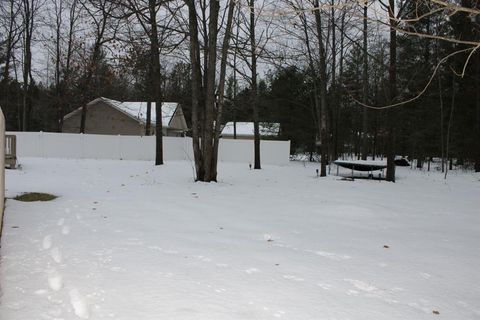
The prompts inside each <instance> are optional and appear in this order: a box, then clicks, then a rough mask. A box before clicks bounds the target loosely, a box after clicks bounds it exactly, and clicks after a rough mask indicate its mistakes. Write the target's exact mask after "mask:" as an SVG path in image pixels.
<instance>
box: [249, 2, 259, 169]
mask: <svg viewBox="0 0 480 320" xmlns="http://www.w3.org/2000/svg"><path fill="white" fill-rule="evenodd" d="M248 5H249V7H250V30H249V32H250V53H251V56H252V57H251V58H252V61H251V66H250V67H251V70H252V79H251V80H252V83H251V88H250V104H251V105H252V109H253V136H254V139H253V140H254V141H253V145H254V166H253V168H254V169H261V165H260V125H259V119H258V105H257V52H256V51H257V43H256V39H255V0H249V3H248Z"/></svg>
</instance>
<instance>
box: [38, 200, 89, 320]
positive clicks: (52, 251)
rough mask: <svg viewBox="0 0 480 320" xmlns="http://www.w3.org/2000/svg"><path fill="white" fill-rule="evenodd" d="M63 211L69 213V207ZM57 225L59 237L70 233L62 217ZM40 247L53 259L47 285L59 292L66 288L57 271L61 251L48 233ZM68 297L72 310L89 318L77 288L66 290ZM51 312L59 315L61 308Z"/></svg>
mask: <svg viewBox="0 0 480 320" xmlns="http://www.w3.org/2000/svg"><path fill="white" fill-rule="evenodd" d="M65 213H66V214H69V213H70V209H68V208H67V209H65ZM77 219H79V217H78V216H77ZM57 226H58V227H59V228H60V232H59V233H60V235H59V236H60V237H62V236H67V235H68V234H69V233H70V227H69V226H67V225H65V219H64V218H61V219H59V220H58V221H57ZM42 248H43V250H46V251H47V250H48V253H49V255H50V258H51V260H52V261H53V264H54V265H55V266H54V267H51V268H49V269H48V270H47V282H48V287H49V288H50V289H51V290H52V291H53V292H54V293H59V292H61V290H62V289H65V290H67V288H66V287H65V285H64V279H63V276H62V274H61V272H59V271H58V270H59V268H58V267H60V266H61V264H62V262H63V255H62V251H61V250H60V248H59V247H58V246H55V243H54V236H53V235H51V234H49V235H46V236H45V237H44V238H43V241H42ZM49 265H50V264H49ZM35 293H36V294H38V295H44V294H47V293H48V291H47V290H43V289H42V290H37V291H36V292H35ZM47 298H48V300H49V301H50V302H52V303H56V304H62V303H63V301H62V300H58V299H54V298H53V297H52V296H51V295H48V296H47ZM68 298H69V300H70V304H71V308H72V309H73V312H74V313H75V315H76V316H77V317H79V318H81V319H89V318H90V312H89V308H88V305H87V302H86V300H85V298H84V296H82V295H81V294H80V292H79V290H78V289H76V288H75V287H71V288H70V289H69V290H68ZM52 312H54V313H56V314H57V316H59V315H60V313H61V309H55V310H52Z"/></svg>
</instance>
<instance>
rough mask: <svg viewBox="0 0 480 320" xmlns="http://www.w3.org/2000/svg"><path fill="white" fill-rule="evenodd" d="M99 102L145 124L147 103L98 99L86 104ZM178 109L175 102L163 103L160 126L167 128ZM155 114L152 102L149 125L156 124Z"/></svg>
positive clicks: (75, 111) (72, 113) (69, 115)
mask: <svg viewBox="0 0 480 320" xmlns="http://www.w3.org/2000/svg"><path fill="white" fill-rule="evenodd" d="M99 101H103V102H104V103H106V104H108V105H110V106H112V107H113V108H115V109H117V110H118V111H120V112H122V113H125V114H126V115H127V116H129V117H130V118H133V119H134V120H137V121H138V122H141V123H146V122H147V102H137V101H134V102H131V101H124V102H122V101H117V100H113V99H108V98H104V97H100V98H98V99H95V100H93V101H91V102H89V103H88V105H92V104H95V103H97V102H99ZM177 108H178V103H176V102H163V103H162V126H164V127H168V126H169V125H170V122H171V121H172V118H173V116H174V114H175V111H176V110H177ZM81 109H82V108H78V109H76V110H74V111H73V112H71V113H69V114H67V115H66V116H65V117H64V119H67V118H69V117H71V116H73V115H74V114H76V113H78V112H80V111H81ZM156 120H157V119H156V114H155V102H152V112H151V123H152V124H155V123H156Z"/></svg>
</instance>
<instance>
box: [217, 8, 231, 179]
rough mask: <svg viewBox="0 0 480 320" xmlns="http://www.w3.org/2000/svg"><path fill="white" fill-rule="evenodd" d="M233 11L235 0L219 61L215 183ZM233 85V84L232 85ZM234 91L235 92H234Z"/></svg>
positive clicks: (229, 13) (228, 16) (229, 12)
mask: <svg viewBox="0 0 480 320" xmlns="http://www.w3.org/2000/svg"><path fill="white" fill-rule="evenodd" d="M234 10H235V0H230V3H229V7H228V14H227V26H226V28H225V36H224V38H223V44H222V53H221V59H220V78H219V84H218V103H217V118H216V119H215V132H214V138H213V158H212V180H213V181H217V162H218V147H219V143H220V133H221V130H220V125H221V123H222V120H223V119H222V117H223V107H224V101H225V98H224V93H225V82H226V81H225V78H226V73H227V58H228V48H229V46H230V38H231V35H232V25H233V13H234ZM234 85H235V84H234ZM234 91H235V90H234ZM233 132H234V136H235V135H236V128H235V124H234V130H233Z"/></svg>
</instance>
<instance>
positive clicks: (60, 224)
mask: <svg viewBox="0 0 480 320" xmlns="http://www.w3.org/2000/svg"><path fill="white" fill-rule="evenodd" d="M64 223H65V219H64V218H61V219H59V220H58V222H57V226H63V224H64Z"/></svg>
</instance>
